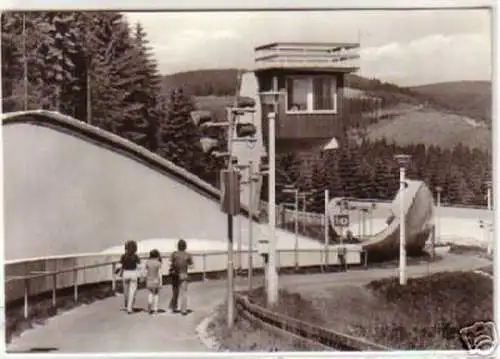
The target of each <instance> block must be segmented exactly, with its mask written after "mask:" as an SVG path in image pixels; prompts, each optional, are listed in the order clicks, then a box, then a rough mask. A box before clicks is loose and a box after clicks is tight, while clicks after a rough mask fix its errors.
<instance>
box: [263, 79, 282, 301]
mask: <svg viewBox="0 0 500 359" xmlns="http://www.w3.org/2000/svg"><path fill="white" fill-rule="evenodd" d="M273 87H274V90H277V78H274V79H273ZM280 96H281V93H280V92H279V91H269V92H261V93H259V97H260V102H261V104H267V105H272V106H273V111H271V112H268V113H267V120H268V126H269V131H268V137H269V138H268V140H269V146H268V147H269V148H268V151H269V154H268V157H269V161H268V163H269V186H268V191H269V193H268V197H269V198H268V201H269V209H268V212H269V253H268V260H267V270H266V276H267V304H268V305H274V304H275V303H276V302H277V301H278V272H277V270H276V133H275V131H276V123H275V120H276V115H277V112H278V102H279V97H280Z"/></svg>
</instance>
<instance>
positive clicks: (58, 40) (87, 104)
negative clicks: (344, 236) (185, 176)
mask: <svg viewBox="0 0 500 359" xmlns="http://www.w3.org/2000/svg"><path fill="white" fill-rule="evenodd" d="M23 23H24V24H25V26H23ZM23 29H24V31H23ZM25 69H27V72H26V73H27V77H26V78H25V77H24V74H25V71H24V70H25ZM231 71H233V73H232V75H231V80H230V81H229V80H227V78H226V77H225V75H223V74H224V73H226V74H227V73H229V72H227V71H226V72H224V70H222V71H221V72H219V73H218V75H217V76H220V81H217V80H215V79H212V78H210V77H209V76H208V75H206V74H207V73H209V72H205V75H204V76H205V77H203V76H201V75H200V77H199V78H197V80H196V82H193V83H199V84H200V86H201V87H200V88H198V89H197V88H196V86H192V87H190V88H187V89H183V87H187V86H186V83H183V82H182V81H181V80H179V82H177V83H175V84H173V85H169V88H168V91H165V87H164V85H165V83H164V82H163V81H164V80H162V76H161V75H160V73H159V71H158V66H157V63H156V60H155V59H154V58H153V55H152V51H151V48H150V46H149V44H148V40H147V34H146V33H145V31H144V29H143V27H142V26H141V24H135V25H134V26H131V25H130V24H129V23H128V22H127V21H126V19H125V18H124V16H123V15H121V14H120V13H117V12H26V13H24V14H23V13H20V12H4V13H3V14H2V80H3V81H2V96H3V98H2V103H3V109H4V112H9V111H18V110H23V109H24V108H28V109H40V108H44V109H48V110H54V111H59V112H61V113H64V114H66V115H69V116H72V117H74V118H76V119H78V120H80V121H84V122H88V123H90V124H92V125H94V126H98V127H100V128H102V129H104V130H106V131H110V132H112V133H115V134H117V135H119V136H121V137H123V138H126V139H128V140H130V141H133V142H135V143H136V144H138V145H140V146H143V147H144V148H146V149H148V150H150V151H152V152H154V153H157V154H158V155H160V156H162V157H164V158H166V159H168V160H170V161H172V162H174V163H175V164H177V165H179V166H181V167H183V168H185V169H186V170H188V171H190V172H192V173H193V174H195V175H197V176H199V177H200V178H202V179H204V180H205V181H207V182H209V183H211V184H213V185H216V184H217V177H218V173H219V170H220V169H221V168H222V166H223V165H224V163H223V162H222V161H223V160H222V159H215V158H214V157H212V156H210V155H207V154H205V153H203V151H202V149H201V146H200V144H199V140H200V132H199V130H198V129H197V128H196V126H195V125H194V123H193V122H192V121H191V119H190V112H191V111H192V110H193V109H194V108H195V107H196V106H195V105H196V104H195V103H194V102H193V99H192V96H194V95H199V94H221V93H224V94H227V93H230V94H234V90H235V89H236V73H237V70H231ZM216 74H217V72H216ZM207 76H208V77H207ZM25 79H26V82H25ZM179 79H182V76H180V77H179ZM193 81H194V80H193ZM25 83H27V86H25ZM208 83H210V84H211V87H212V88H211V89H209V87H210V86H208V87H207V86H206V88H205V89H201V88H202V87H204V86H205V85H204V84H208ZM386 87H387V86H386ZM217 89H219V90H217ZM229 89H231V91H230V90H229ZM25 90H26V91H27V95H28V96H27V97H26V96H25ZM386 90H387V91H388V92H390V91H392V90H391V89H390V88H389V87H387V88H386ZM214 91H215V92H214ZM217 91H219V92H217ZM25 99H26V102H25ZM345 106H346V108H347V109H348V111H346V116H350V117H349V118H348V120H346V121H345V123H347V124H349V126H354V127H359V128H363V126H364V125H365V122H364V121H365V119H366V118H365V117H363V115H364V114H365V113H367V112H368V113H369V112H371V111H372V110H373V102H371V101H368V102H366V101H365V100H363V99H353V100H352V101H351V102H347V103H346V104H345ZM368 119H370V116H368ZM370 121H371V120H370ZM344 130H345V131H347V130H348V129H347V128H345V129H344ZM217 135H218V136H219V139H220V140H221V143H224V140H225V138H224V135H223V134H222V133H218V134H217ZM397 152H406V153H410V154H412V156H413V160H412V162H411V165H410V168H409V171H408V172H409V176H410V178H416V179H422V180H424V181H426V183H427V184H428V185H429V186H430V187H431V188H434V187H435V186H436V185H441V186H442V187H443V202H449V203H462V204H484V203H485V199H484V188H483V182H484V181H485V180H487V179H490V178H491V154H490V153H485V152H481V151H479V150H470V149H468V148H465V147H463V146H458V147H456V148H455V149H453V151H450V150H443V149H440V148H438V147H433V146H431V147H428V148H426V147H425V146H423V145H418V146H408V147H398V146H396V145H395V144H389V143H387V142H385V141H383V140H382V141H376V142H369V141H367V140H364V141H363V142H362V143H360V144H357V143H351V142H348V143H346V144H341V146H340V149H339V150H338V151H335V152H333V153H326V154H323V155H322V156H317V157H318V159H317V160H316V162H315V163H313V167H312V170H311V171H308V172H307V171H303V170H301V168H303V167H304V166H302V165H301V159H300V157H299V156H297V155H290V154H289V155H284V156H281V157H280V158H279V160H278V164H277V180H278V181H277V182H278V192H277V193H278V199H279V200H280V201H281V200H282V199H283V197H280V196H282V194H281V193H280V188H281V187H280V186H283V184H285V183H295V182H297V183H298V185H299V186H300V187H301V188H302V189H313V188H314V189H323V188H329V189H330V190H331V193H332V195H335V196H337V195H339V196H353V197H361V198H363V197H370V198H380V199H390V198H392V197H393V195H394V193H395V191H396V190H397V186H398V183H397V182H398V168H397V165H396V164H395V163H394V160H393V155H394V154H395V153H397ZM262 193H263V195H264V198H265V196H266V195H267V191H266V190H265V189H264V190H263V191H262ZM321 206H322V199H321V195H319V196H315V198H314V202H313V205H312V209H313V210H319V208H321Z"/></svg>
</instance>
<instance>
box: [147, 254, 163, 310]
mask: <svg viewBox="0 0 500 359" xmlns="http://www.w3.org/2000/svg"><path fill="white" fill-rule="evenodd" d="M145 269H146V287H147V289H148V291H149V294H148V312H149V314H153V313H155V314H156V313H157V312H158V301H159V297H160V287H161V284H162V276H161V271H160V269H161V255H160V252H159V251H158V250H157V249H153V250H151V252H149V259H148V260H147V262H146V266H145Z"/></svg>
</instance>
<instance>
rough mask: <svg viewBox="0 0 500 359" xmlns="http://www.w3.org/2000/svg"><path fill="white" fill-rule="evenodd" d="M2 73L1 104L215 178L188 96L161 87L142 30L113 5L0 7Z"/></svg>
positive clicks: (6, 109) (216, 163)
mask: <svg viewBox="0 0 500 359" xmlns="http://www.w3.org/2000/svg"><path fill="white" fill-rule="evenodd" d="M25 69H26V70H27V71H26V72H25ZM25 73H26V77H25V76H24V74H25ZM2 80H3V81H2V94H3V95H2V96H3V97H2V104H3V110H4V112H10V111H19V110H23V109H40V108H43V109H47V110H54V111H58V112H61V113H64V114H66V115H69V116H72V117H74V118H76V119H78V120H80V121H84V122H88V123H90V124H92V125H94V126H98V127H100V128H102V129H104V130H107V131H110V132H112V133H115V134H117V135H119V136H121V137H124V138H126V139H128V140H131V141H133V142H135V143H136V144H138V145H140V146H143V147H145V148H147V149H148V150H150V151H152V152H155V153H157V154H159V155H161V156H163V157H165V158H167V159H169V160H171V161H172V162H174V163H175V164H177V165H179V166H181V167H184V168H185V169H187V170H189V171H191V172H193V173H194V174H196V175H198V176H200V177H201V178H203V179H205V180H207V181H209V182H210V183H212V184H215V183H216V176H215V174H214V173H216V172H217V169H218V168H219V167H220V166H221V164H220V163H219V161H218V160H215V159H214V158H212V157H210V156H207V155H205V154H204V153H203V152H202V150H201V147H200V146H199V145H197V143H198V139H199V133H198V129H197V128H196V127H195V125H194V124H193V123H192V121H190V118H189V112H190V111H191V110H192V109H193V108H194V104H193V102H192V99H191V97H190V96H189V95H188V94H186V93H185V92H184V91H182V89H178V88H171V89H169V91H168V92H167V93H166V94H165V95H164V94H163V93H162V77H161V75H160V73H159V71H158V67H157V63H156V60H155V59H154V58H153V55H152V52H151V48H150V46H149V43H148V40H147V34H146V32H145V31H144V29H143V27H142V26H141V24H140V23H137V24H135V25H134V26H131V25H130V24H129V23H128V22H127V21H126V19H125V17H124V16H123V15H122V14H120V13H118V12H58V11H52V12H25V13H22V12H4V13H2ZM25 85H27V86H25ZM25 91H26V94H27V96H25Z"/></svg>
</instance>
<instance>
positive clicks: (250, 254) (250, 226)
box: [248, 161, 254, 291]
mask: <svg viewBox="0 0 500 359" xmlns="http://www.w3.org/2000/svg"><path fill="white" fill-rule="evenodd" d="M248 166H249V167H248V170H249V173H248V175H249V177H248V188H249V190H248V210H249V212H250V213H249V216H248V290H249V291H252V276H253V212H254V211H253V194H252V192H253V162H252V161H249V163H248Z"/></svg>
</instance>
